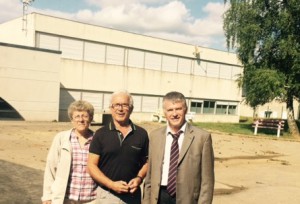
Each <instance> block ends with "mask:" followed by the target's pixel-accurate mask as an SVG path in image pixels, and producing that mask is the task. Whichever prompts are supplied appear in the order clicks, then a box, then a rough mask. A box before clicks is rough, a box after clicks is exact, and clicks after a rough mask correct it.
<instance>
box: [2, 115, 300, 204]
mask: <svg viewBox="0 0 300 204" xmlns="http://www.w3.org/2000/svg"><path fill="white" fill-rule="evenodd" d="M139 125H141V126H142V127H144V128H145V129H147V130H148V131H151V130H152V129H155V128H157V127H159V126H161V124H158V123H155V122H153V123H140V124H139ZM69 128H71V124H70V123H54V122H21V121H17V122H16V121H0V141H1V142H0V165H1V168H0V178H1V180H0V203H1V204H19V203H25V204H31V203H32V204H36V203H41V201H40V197H41V195H42V183H43V170H44V167H45V160H46V156H47V152H48V149H49V147H50V145H51V142H52V139H53V137H54V135H55V134H56V133H57V132H59V131H62V130H66V129H69ZM97 128H99V126H92V129H94V130H95V129H97ZM212 138H213V145H214V152H215V176H216V184H215V193H214V194H215V196H214V201H213V203H214V204H227V203H228V204H229V203H230V204H241V203H243V204H253V203H258V204H268V203H270V204H299V203H300V140H286V139H282V138H276V136H275V135H274V137H273V138H270V137H268V138H266V137H262V136H255V137H249V136H242V135H226V134H221V133H217V132H212Z"/></svg>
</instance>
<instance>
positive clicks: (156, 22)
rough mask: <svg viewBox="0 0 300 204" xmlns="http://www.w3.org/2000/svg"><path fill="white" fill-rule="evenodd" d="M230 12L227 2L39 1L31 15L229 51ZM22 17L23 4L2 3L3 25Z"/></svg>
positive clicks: (0, 16) (14, 1) (9, 0)
mask: <svg viewBox="0 0 300 204" xmlns="http://www.w3.org/2000/svg"><path fill="white" fill-rule="evenodd" d="M226 8H227V6H225V5H224V0H184V1H173V0H76V1H74V0H35V1H34V2H33V3H32V4H31V5H30V6H29V7H28V9H27V13H31V12H38V13H43V14H47V15H52V16H56V17H62V18H66V19H71V20H75V21H80V22H85V23H89V24H94V25H100V26H104V27H108V28H114V29H117V30H122V31H128V32H133V33H138V34H143V35H148V36H153V37H158V38H163V39H168V40H173V41H177V42H182V43H187V44H192V45H198V46H203V47H208V48H213V49H218V50H224V51H227V48H226V44H225V37H224V31H223V17H222V15H223V13H224V11H225V10H226ZM22 14H23V4H22V0H0V23H3V22H6V21H8V20H10V19H14V18H17V17H20V16H22ZM0 35H1V32H0Z"/></svg>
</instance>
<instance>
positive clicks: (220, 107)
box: [216, 104, 227, 114]
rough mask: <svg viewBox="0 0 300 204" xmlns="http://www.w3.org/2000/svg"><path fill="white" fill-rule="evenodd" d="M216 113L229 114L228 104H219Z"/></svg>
mask: <svg viewBox="0 0 300 204" xmlns="http://www.w3.org/2000/svg"><path fill="white" fill-rule="evenodd" d="M216 114H227V105H220V104H218V105H217V109H216Z"/></svg>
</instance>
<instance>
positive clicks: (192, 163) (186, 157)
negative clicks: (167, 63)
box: [143, 91, 215, 204]
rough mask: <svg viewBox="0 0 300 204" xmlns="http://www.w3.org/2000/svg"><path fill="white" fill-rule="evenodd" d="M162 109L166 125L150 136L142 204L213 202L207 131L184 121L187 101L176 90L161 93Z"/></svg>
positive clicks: (211, 150)
mask: <svg viewBox="0 0 300 204" xmlns="http://www.w3.org/2000/svg"><path fill="white" fill-rule="evenodd" d="M163 110H164V114H165V117H166V120H167V126H166V127H162V128H159V129H157V130H155V131H153V132H152V133H150V137H149V139H150V146H149V162H148V164H149V166H148V172H147V176H146V178H145V186H144V196H143V204H172V203H174V204H175V203H176V204H196V203H198V204H210V203H212V199H213V190H214V182H215V181H214V153H213V147H212V139H211V135H210V133H208V132H206V131H204V130H202V129H199V128H197V127H195V126H192V125H191V124H189V123H187V122H186V120H185V114H186V113H187V105H186V100H185V97H184V95H183V94H181V93H179V92H175V91H174V92H169V93H167V94H166V95H165V96H164V98H163ZM176 133H177V134H176ZM172 134H173V135H172ZM178 135H179V136H178ZM174 138H175V139H174ZM173 145H174V146H173ZM176 146H177V147H176ZM176 150H177V154H179V155H178V156H177V158H176V156H174V155H176ZM178 151H179V153H178ZM174 158H175V159H174ZM170 160H171V161H170ZM174 160H176V162H175V167H172V166H173V165H174ZM174 176H175V178H174Z"/></svg>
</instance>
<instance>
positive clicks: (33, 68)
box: [0, 43, 60, 121]
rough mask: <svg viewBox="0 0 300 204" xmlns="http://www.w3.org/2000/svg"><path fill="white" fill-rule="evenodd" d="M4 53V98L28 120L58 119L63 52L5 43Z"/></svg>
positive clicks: (0, 64) (0, 79)
mask: <svg viewBox="0 0 300 204" xmlns="http://www.w3.org/2000/svg"><path fill="white" fill-rule="evenodd" d="M0 56H1V57H0V97H1V98H3V99H4V100H5V101H6V102H8V103H9V104H10V105H11V106H12V107H13V108H14V109H16V110H17V111H18V112H19V114H20V115H21V116H22V117H23V118H24V119H26V120H29V121H35V120H38V121H53V120H58V108H59V88H60V81H59V70H60V53H59V52H50V51H42V50H40V49H32V48H28V47H20V46H18V47H16V46H12V45H9V44H3V43H1V44H0Z"/></svg>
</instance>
